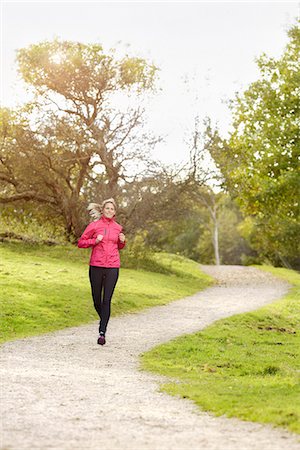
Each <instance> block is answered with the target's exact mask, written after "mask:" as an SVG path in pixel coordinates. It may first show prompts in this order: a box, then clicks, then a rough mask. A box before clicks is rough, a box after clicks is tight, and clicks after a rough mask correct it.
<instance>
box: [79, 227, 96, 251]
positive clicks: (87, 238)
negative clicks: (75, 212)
mask: <svg viewBox="0 0 300 450" xmlns="http://www.w3.org/2000/svg"><path fill="white" fill-rule="evenodd" d="M94 231H95V228H94V224H93V222H92V223H90V224H89V225H88V226H87V227H86V229H85V230H84V232H83V233H82V236H81V237H80V238H79V240H78V243H77V245H78V247H79V248H87V247H93V246H94V245H96V238H92V236H93V234H94Z"/></svg>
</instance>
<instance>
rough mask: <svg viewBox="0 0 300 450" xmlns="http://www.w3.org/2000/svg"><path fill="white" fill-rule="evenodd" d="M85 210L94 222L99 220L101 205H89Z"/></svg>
mask: <svg viewBox="0 0 300 450" xmlns="http://www.w3.org/2000/svg"><path fill="white" fill-rule="evenodd" d="M87 210H88V212H89V215H90V216H91V218H92V219H93V220H94V221H95V220H98V219H100V217H101V210H102V208H101V205H99V204H98V203H90V204H89V205H88V207H87Z"/></svg>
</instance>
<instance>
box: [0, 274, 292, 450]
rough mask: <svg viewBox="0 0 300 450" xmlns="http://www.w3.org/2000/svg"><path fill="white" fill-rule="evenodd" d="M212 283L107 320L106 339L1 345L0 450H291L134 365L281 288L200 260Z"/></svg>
mask: <svg viewBox="0 0 300 450" xmlns="http://www.w3.org/2000/svg"><path fill="white" fill-rule="evenodd" d="M203 270H205V271H206V272H207V273H209V274H211V275H213V276H215V277H216V278H217V279H218V281H219V283H218V284H217V285H216V286H214V287H211V288H209V289H206V290H205V291H202V292H201V293H198V294H196V295H194V296H192V297H188V298H185V299H182V300H177V301H174V302H173V303H171V304H169V305H166V306H159V307H155V308H152V309H149V310H147V311H144V312H142V313H139V314H131V315H126V316H122V317H117V318H112V319H111V321H110V324H109V330H108V334H107V340H108V342H107V345H105V346H103V347H100V346H97V345H96V344H95V338H96V333H97V325H96V324H92V325H88V326H81V327H77V328H69V329H65V330H63V331H59V332H55V333H51V334H47V335H43V336H39V337H34V338H30V339H22V340H18V341H14V342H8V343H6V344H4V345H3V346H2V347H1V351H2V358H3V362H2V364H1V367H2V383H1V384H2V410H3V416H2V427H3V431H2V443H1V445H2V446H1V449H3V450H4V449H5V450H9V449H15V450H21V449H38V450H42V449H43V450H48V449H57V450H76V449H80V450H94V449H95V450H96V449H97V450H99V449H105V450H127V449H128V450H129V449H130V450H144V449H149V450H150V449H151V450H174V449H175V450H185V449H188V450H194V449H197V450H198V449H205V450H248V449H249V450H250V449H251V450H262V449H263V450H296V449H297V450H299V449H300V443H299V440H298V438H297V437H296V436H294V435H292V434H290V433H287V432H285V431H281V430H278V429H273V428H272V427H270V426H262V425H260V424H254V423H251V422H243V421H239V420H237V419H226V418H224V417H219V418H216V417H214V416H213V415H210V414H208V413H204V412H201V411H199V410H198V409H197V407H196V406H195V405H194V404H193V403H192V402H190V401H188V400H182V399H179V398H175V397H171V396H168V395H167V394H165V393H160V392H158V386H159V385H158V383H159V381H161V380H164V379H163V378H161V377H159V376H154V375H152V374H148V373H145V372H142V371H140V370H139V362H138V355H139V354H140V353H142V352H144V351H146V350H148V349H150V348H151V347H153V346H155V345H157V344H159V343H162V342H166V341H169V340H170V339H172V338H174V337H176V336H178V335H181V334H184V333H193V332H195V331H197V330H200V329H202V328H204V327H205V326H207V325H209V324H210V323H212V322H214V321H215V320H217V319H220V318H222V317H226V316H230V315H232V314H236V313H241V312H244V311H250V310H253V309H257V308H258V307H260V306H262V305H264V304H266V303H268V302H271V301H273V300H275V299H276V298H279V297H281V296H282V295H283V294H284V293H285V292H286V291H287V289H288V285H286V284H284V283H282V282H281V281H279V280H278V279H275V278H273V277H272V276H271V275H269V274H266V273H264V272H261V271H259V270H257V269H254V268H248V267H240V266H221V267H219V268H216V267H211V266H203Z"/></svg>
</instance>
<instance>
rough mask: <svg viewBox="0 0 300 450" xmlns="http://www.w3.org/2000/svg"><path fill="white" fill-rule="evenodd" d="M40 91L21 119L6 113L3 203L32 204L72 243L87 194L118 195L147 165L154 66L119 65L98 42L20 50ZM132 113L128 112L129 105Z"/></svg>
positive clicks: (0, 172) (0, 174) (26, 75)
mask: <svg viewBox="0 0 300 450" xmlns="http://www.w3.org/2000/svg"><path fill="white" fill-rule="evenodd" d="M17 57H18V63H19V70H20V73H21V75H22V77H23V79H24V80H25V82H26V83H27V84H28V85H29V86H30V88H31V90H32V92H33V93H34V96H35V97H34V100H33V101H32V102H31V104H29V105H27V106H26V107H24V108H22V110H21V111H19V112H18V113H16V112H12V111H8V110H7V109H4V110H3V111H2V128H1V130H2V137H1V140H2V146H1V158H0V164H1V166H0V180H1V182H2V188H1V196H0V202H1V203H8V202H9V203H11V202H19V203H20V202H22V201H23V202H24V201H31V202H33V203H35V204H43V205H45V206H47V208H48V209H49V210H51V211H52V212H53V213H54V214H58V215H61V217H62V218H63V220H64V222H65V227H66V232H67V235H68V237H69V238H70V239H71V238H72V236H75V237H76V236H78V235H79V234H80V232H81V231H82V228H83V221H84V220H83V218H84V215H83V210H84V209H85V207H86V203H87V201H89V200H90V198H89V194H90V193H91V192H92V193H95V185H97V186H98V189H97V193H98V194H101V197H102V198H103V197H106V196H115V197H116V198H117V200H118V197H120V194H121V192H122V190H124V185H125V184H126V183H127V182H128V180H130V181H132V180H133V179H134V178H135V177H137V176H138V175H139V174H140V173H142V172H145V171H146V169H147V167H148V165H149V155H148V153H147V150H149V147H151V146H152V145H154V144H155V142H156V140H155V139H153V138H152V137H151V136H148V135H147V134H145V133H141V132H139V133H138V132H137V130H139V129H140V128H142V117H143V109H142V108H141V107H140V106H139V107H138V106H135V107H128V106H127V104H129V103H130V102H132V103H133V100H132V98H133V97H134V98H135V100H136V101H135V105H136V104H138V103H141V99H142V96H143V93H144V92H146V91H147V90H151V89H153V87H154V79H155V73H156V70H157V69H156V67H155V66H154V65H152V64H148V63H147V62H146V61H145V60H143V59H141V58H133V57H129V56H125V57H124V58H122V59H120V60H117V59H116V57H115V56H114V54H113V52H112V53H111V54H106V53H104V52H103V48H102V47H101V46H100V45H98V44H90V45H85V44H81V43H77V42H69V41H62V42H60V41H58V40H55V41H53V42H43V43H40V44H35V45H31V46H30V47H28V48H26V49H21V50H19V51H18V56H17ZM125 99H127V100H126V107H125V108H124V106H122V105H124V100H125Z"/></svg>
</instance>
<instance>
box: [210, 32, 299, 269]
mask: <svg viewBox="0 0 300 450" xmlns="http://www.w3.org/2000/svg"><path fill="white" fill-rule="evenodd" d="M288 36H289V42H288V45H287V47H286V49H285V51H284V53H283V55H282V57H281V58H279V59H278V60H276V59H274V58H269V57H267V56H266V55H262V56H261V57H260V58H259V59H258V61H257V63H258V67H259V70H260V78H259V79H258V80H257V81H256V82H254V83H252V84H251V85H250V86H249V88H248V89H247V90H246V91H245V92H243V93H242V94H238V95H237V96H236V98H235V100H234V101H233V102H232V105H231V108H232V112H233V119H234V120H233V131H232V132H231V134H230V137H229V139H227V140H225V139H221V138H220V136H219V135H218V133H217V132H216V131H215V132H213V131H212V130H211V145H210V150H211V153H212V155H213V157H214V159H215V161H216V162H217V164H218V166H219V168H220V170H221V172H222V174H223V177H224V186H226V188H227V189H228V191H229V192H230V193H231V194H232V196H233V197H234V198H236V199H237V201H238V203H239V205H240V206H241V208H242V210H243V212H244V214H245V215H247V216H248V220H247V225H248V226H247V227H246V228H247V230H248V231H247V233H248V238H250V239H251V240H252V243H253V244H254V245H255V246H256V248H257V249H258V250H259V251H260V252H261V253H262V254H264V255H265V256H268V257H269V258H270V259H271V260H273V262H276V261H277V262H278V261H279V260H284V259H286V258H296V257H297V256H298V255H299V246H298V244H299V242H300V240H299V235H300V229H299V212H300V205H299V192H300V175H299V174H300V170H299V168H300V167H299V165H300V132H299V125H300V28H299V25H298V24H297V25H295V26H294V27H292V28H291V29H290V30H289V32H288ZM297 243H298V244H297Z"/></svg>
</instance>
